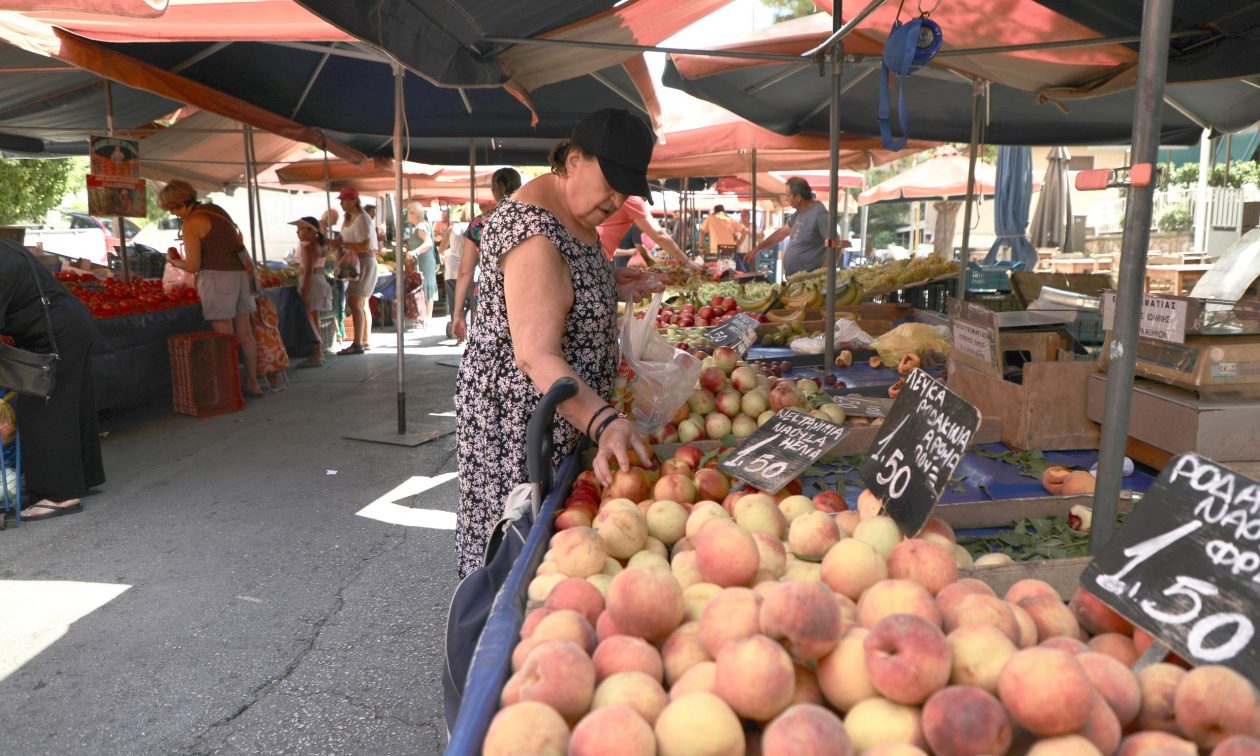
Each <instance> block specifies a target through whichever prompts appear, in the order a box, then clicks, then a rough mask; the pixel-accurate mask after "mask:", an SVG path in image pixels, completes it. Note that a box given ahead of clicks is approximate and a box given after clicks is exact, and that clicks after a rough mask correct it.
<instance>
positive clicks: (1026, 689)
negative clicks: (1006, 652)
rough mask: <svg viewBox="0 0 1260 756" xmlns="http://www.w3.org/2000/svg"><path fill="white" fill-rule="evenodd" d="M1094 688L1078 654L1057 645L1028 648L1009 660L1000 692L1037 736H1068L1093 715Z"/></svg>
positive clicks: (1016, 716) (1014, 714)
mask: <svg viewBox="0 0 1260 756" xmlns="http://www.w3.org/2000/svg"><path fill="white" fill-rule="evenodd" d="M1093 692H1094V688H1093V685H1092V684H1091V683H1090V681H1089V676H1088V675H1087V674H1085V669H1084V668H1083V667H1081V665H1080V664H1079V663H1077V661H1076V657H1074V656H1073V655H1072V654H1069V653H1068V652H1066V651H1060V650H1058V649H1053V648H1028V649H1024V650H1022V651H1019V652H1017V653H1016V654H1015V655H1014V656H1012V657H1011V658H1010V660H1009V661H1007V662H1006V666H1004V667H1003V668H1002V673H1001V675H1000V676H999V677H998V694H999V695H1000V697H1001V699H1002V704H1003V705H1004V706H1006V709H1007V711H1009V712H1010V713H1011V717H1012V718H1013V719H1014V720H1015V721H1016V722H1017V723H1018V724H1020V725H1021V726H1022V727H1023V728H1024V729H1026V730H1028V731H1029V732H1031V733H1032V734H1034V735H1039V736H1042V737H1050V736H1054V735H1067V734H1070V733H1073V732H1076V731H1077V730H1079V729H1081V727H1083V726H1084V725H1085V721H1086V720H1087V719H1088V718H1089V711H1090V696H1091V695H1092V694H1093Z"/></svg>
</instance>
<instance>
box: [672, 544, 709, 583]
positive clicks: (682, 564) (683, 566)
mask: <svg viewBox="0 0 1260 756" xmlns="http://www.w3.org/2000/svg"><path fill="white" fill-rule="evenodd" d="M669 572H670V574H671V575H673V576H674V580H675V581H676V582H677V583H678V585H679V586H680V587H681V588H683V590H686V589H687V588H690V587H692V586H694V585H699V584H701V583H703V582H704V576H703V575H701V574H700V567H699V566H698V565H697V564H696V552H694V551H680V552H678V553H677V554H674V559H673V561H671V562H670V563H669Z"/></svg>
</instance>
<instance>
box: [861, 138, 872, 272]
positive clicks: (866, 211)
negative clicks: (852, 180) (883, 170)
mask: <svg viewBox="0 0 1260 756" xmlns="http://www.w3.org/2000/svg"><path fill="white" fill-rule="evenodd" d="M874 169H875V158H873V157H871V151H870V150H867V151H866V175H864V176H862V188H863V189H866V185H867V182H869V181H870V180H871V171H872V170H874ZM870 216H871V208H870V205H862V231H861V234H860V236H861V237H862V261H863V262H865V261H866V259H867V258H866V249H867V247H869V246H870V245H869V244H868V243H867V241H866V227H867V226H866V224H867V222H868V221H869V220H870ZM874 257H875V249H874V247H871V258H872V259H874Z"/></svg>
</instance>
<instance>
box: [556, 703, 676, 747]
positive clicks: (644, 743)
mask: <svg viewBox="0 0 1260 756" xmlns="http://www.w3.org/2000/svg"><path fill="white" fill-rule="evenodd" d="M569 756H656V734H655V733H654V732H652V727H651V726H650V725H649V724H648V723H647V722H644V721H643V718H642V717H640V716H639V715H638V714H637V713H636V712H635V711H634V709H631V708H630V707H629V706H607V707H604V708H602V709H598V710H596V711H592V712H591V713H590V714H587V715H586V716H585V717H583V718H582V721H581V722H578V725H577V727H574V728H573V736H572V737H571V738H570V739H569Z"/></svg>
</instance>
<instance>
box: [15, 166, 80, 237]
mask: <svg viewBox="0 0 1260 756" xmlns="http://www.w3.org/2000/svg"><path fill="white" fill-rule="evenodd" d="M73 167H74V166H73V163H72V161H71V160H65V159H59V160H28V159H20V160H14V159H9V158H0V224H7V223H33V222H38V221H40V220H42V219H43V217H44V215H45V214H47V212H48V211H49V210H52V209H53V208H54V207H57V205H59V204H60V203H61V198H62V197H64V196H65V194H66V189H67V188H69V186H70V177H71V173H72V172H73Z"/></svg>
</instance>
